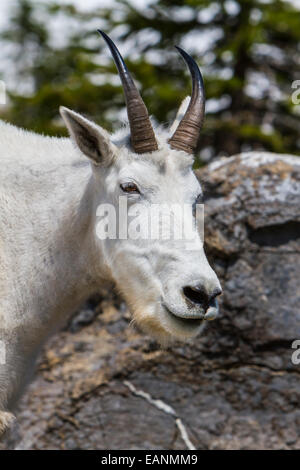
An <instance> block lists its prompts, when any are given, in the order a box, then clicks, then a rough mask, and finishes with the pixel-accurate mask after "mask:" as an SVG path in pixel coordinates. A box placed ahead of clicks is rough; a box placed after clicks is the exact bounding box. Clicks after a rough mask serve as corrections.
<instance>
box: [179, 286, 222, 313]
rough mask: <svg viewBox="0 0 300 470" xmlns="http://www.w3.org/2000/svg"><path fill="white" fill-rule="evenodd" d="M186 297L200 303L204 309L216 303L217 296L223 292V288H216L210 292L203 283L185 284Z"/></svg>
mask: <svg viewBox="0 0 300 470" xmlns="http://www.w3.org/2000/svg"><path fill="white" fill-rule="evenodd" d="M183 293H184V295H185V297H186V298H187V299H188V300H189V301H190V302H192V303H193V304H197V305H200V306H201V307H202V308H203V309H204V310H207V309H208V307H209V306H212V305H214V304H215V298H216V297H217V296H218V295H220V294H221V293H222V291H221V289H219V288H216V289H214V290H213V291H212V292H211V293H208V292H207V290H206V289H205V287H204V286H203V285H199V286H194V287H191V286H185V287H184V288H183Z"/></svg>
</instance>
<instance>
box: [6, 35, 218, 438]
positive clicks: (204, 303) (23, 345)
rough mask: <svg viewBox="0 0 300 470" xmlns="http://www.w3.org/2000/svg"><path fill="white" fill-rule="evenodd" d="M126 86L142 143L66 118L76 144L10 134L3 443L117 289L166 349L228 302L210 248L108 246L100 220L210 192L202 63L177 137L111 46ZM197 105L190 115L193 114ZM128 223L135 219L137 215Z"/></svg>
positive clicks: (198, 244) (190, 202)
mask: <svg viewBox="0 0 300 470" xmlns="http://www.w3.org/2000/svg"><path fill="white" fill-rule="evenodd" d="M101 34H102V36H103V37H104V39H105V40H106V42H107V44H108V46H109V48H110V51H111V53H112V55H113V58H114V60H115V63H116V66H117V68H118V72H119V75H120V78H121V80H122V84H123V88H124V94H125V99H126V105H127V111H128V120H129V126H130V132H128V130H127V129H124V130H123V131H122V132H119V133H116V134H115V135H112V136H111V135H110V134H109V133H108V132H107V131H106V130H104V129H103V128H101V127H99V126H98V125H96V124H94V123H92V122H90V121H89V120H87V119H86V118H84V117H82V116H81V115H80V114H77V113H76V112H74V111H71V110H69V109H67V108H64V107H61V108H60V113H61V116H62V118H63V120H64V122H65V124H66V126H67V128H68V130H69V133H70V136H71V139H65V138H50V137H44V136H39V135H36V134H34V133H31V132H27V131H24V130H22V129H18V128H16V127H14V126H12V125H9V124H7V123H4V122H0V149H1V156H0V164H1V172H0V345H1V351H2V352H1V354H0V434H1V433H3V432H4V430H5V429H6V428H7V427H8V425H9V424H10V422H11V421H12V420H13V414H12V411H13V409H14V407H15V405H16V403H17V401H18V398H19V397H20V394H21V393H22V390H23V388H24V385H25V384H26V382H28V380H29V378H30V375H31V373H32V369H33V366H34V362H35V359H36V357H37V355H38V352H39V351H40V349H41V346H42V345H43V344H44V342H45V341H46V339H47V337H48V336H49V335H50V334H51V333H52V332H53V331H55V330H56V329H57V328H59V326H60V325H61V324H62V322H64V321H66V318H68V315H69V314H70V313H72V312H73V311H74V309H75V308H77V307H78V305H79V304H80V303H81V302H82V301H84V300H85V299H86V298H87V297H88V296H89V295H91V294H92V293H93V292H95V291H97V288H98V286H99V285H100V284H101V283H102V284H103V283H107V282H108V281H109V282H114V283H115V284H116V286H117V288H118V290H119V291H120V292H121V293H122V295H123V296H124V298H125V300H126V301H127V303H128V305H129V306H130V309H131V311H132V314H133V318H134V320H135V322H136V323H137V324H139V325H140V326H141V328H142V329H143V330H144V331H146V332H148V333H149V334H151V335H153V337H155V338H156V339H157V340H158V341H160V342H161V343H163V344H166V343H168V342H169V341H170V340H172V339H180V340H185V339H187V338H190V337H193V336H195V335H196V334H197V333H198V332H199V331H200V329H201V327H202V325H203V323H204V321H205V320H211V319H214V318H215V317H216V316H217V314H218V304H217V300H216V296H217V295H219V294H220V293H221V289H220V284H219V281H218V279H217V276H216V274H215V273H214V271H213V270H212V268H211V267H210V265H209V263H208V261H207V259H206V256H205V253H204V250H203V240H202V239H201V237H200V235H199V233H198V232H197V231H196V232H195V240H194V245H193V246H194V248H193V249H191V250H189V249H187V247H186V246H187V245H186V240H185V239H184V237H183V238H182V239H178V240H175V239H171V238H168V237H162V238H163V239H155V240H152V239H150V238H149V239H136V238H135V237H130V236H127V237H116V238H113V237H107V238H103V239H101V237H99V236H98V235H97V230H96V226H97V220H98V219H97V210H98V208H99V206H100V205H101V204H102V205H103V204H106V205H110V206H113V207H114V209H115V211H116V214H117V220H118V216H119V215H120V213H121V211H120V207H119V200H120V197H121V196H122V197H123V199H125V200H126V205H127V211H128V213H129V212H130V211H132V210H133V209H134V207H135V205H136V204H139V205H140V206H141V207H142V209H143V210H142V212H141V214H140V216H139V223H140V224H141V225H143V224H144V223H145V219H144V217H145V214H146V213H148V210H150V207H151V206H153V205H155V204H158V205H160V204H163V203H164V204H165V203H166V204H167V205H168V204H171V203H172V204H173V203H174V204H179V205H183V204H185V205H187V206H188V207H189V211H188V212H187V213H186V215H185V218H186V219H190V222H191V221H192V220H193V219H194V215H193V210H192V208H193V206H194V205H195V204H196V203H197V202H201V197H202V190H201V187H200V184H199V182H198V180H197V178H196V177H195V175H194V173H193V170H192V165H193V153H194V151H195V149H196V145H197V141H198V138H199V132H200V129H201V125H202V121H203V117H204V105H205V98H204V88H203V81H202V77H201V73H200V71H199V68H198V66H197V64H196V62H195V61H194V60H193V59H192V58H191V57H190V56H189V55H188V54H187V53H186V52H184V51H183V50H182V49H180V48H178V50H179V52H180V54H181V55H182V57H183V59H184V60H185V62H186V63H187V65H188V67H189V70H190V72H191V75H192V80H193V90H192V96H191V98H190V100H188V99H186V100H184V102H183V104H182V106H181V107H180V109H179V112H178V115H177V117H176V119H175V122H174V124H173V125H172V126H171V128H170V129H168V130H167V129H163V128H161V127H158V128H157V129H155V131H154V128H153V125H152V122H151V120H150V118H149V116H148V113H147V109H146V107H145V104H144V103H143V101H142V98H141V96H140V94H139V92H138V90H137V88H136V86H135V84H134V82H133V80H132V78H131V76H130V74H129V72H128V69H127V67H126V65H125V63H124V61H123V59H122V57H121V55H120V53H119V51H118V49H117V48H116V46H115V45H114V43H113V42H112V41H111V39H110V38H109V37H108V36H107V35H106V34H105V33H101ZM188 101H189V104H188ZM126 215H127V214H126Z"/></svg>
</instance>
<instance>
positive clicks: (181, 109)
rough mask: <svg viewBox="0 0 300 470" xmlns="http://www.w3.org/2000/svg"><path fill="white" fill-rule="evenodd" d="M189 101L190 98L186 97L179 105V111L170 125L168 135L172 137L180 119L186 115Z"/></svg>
mask: <svg viewBox="0 0 300 470" xmlns="http://www.w3.org/2000/svg"><path fill="white" fill-rule="evenodd" d="M190 100H191V97H190V96H186V97H185V98H184V99H183V100H182V101H181V104H180V106H179V109H178V111H177V114H176V118H175V119H174V122H173V123H172V125H171V126H170V129H169V132H170V135H173V134H174V132H175V131H176V129H177V127H178V124H179V123H180V121H181V119H182V118H183V116H184V115H185V113H186V110H187V108H188V105H189V102H190Z"/></svg>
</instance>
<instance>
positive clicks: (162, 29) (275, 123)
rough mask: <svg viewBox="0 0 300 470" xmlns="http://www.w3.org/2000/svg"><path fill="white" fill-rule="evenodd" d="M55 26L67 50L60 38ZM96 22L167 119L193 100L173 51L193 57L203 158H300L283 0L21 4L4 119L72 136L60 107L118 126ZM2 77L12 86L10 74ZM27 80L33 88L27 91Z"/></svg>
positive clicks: (294, 31)
mask: <svg viewBox="0 0 300 470" xmlns="http://www.w3.org/2000/svg"><path fill="white" fill-rule="evenodd" d="M135 4H136V3H135ZM62 18H63V19H64V20H63V21H62V20H61V19H62ZM97 19H99V22H98V23H99V24H98V23H97ZM59 21H60V22H61V23H62V25H65V26H64V27H63V26H62V31H63V30H64V28H65V33H66V34H65V37H64V40H65V43H64V44H63V45H61V44H60V45H59V44H58V42H59V41H56V38H55V35H54V32H53V24H55V23H56V22H59ZM64 21H65V23H64ZM70 21H72V22H73V23H72V27H69V26H68V25H69V24H71V23H70ZM96 23H97V24H96ZM74 24H75V26H74ZM97 27H102V28H103V29H105V31H106V32H108V33H109V34H111V35H112V37H113V39H114V40H116V42H117V44H118V45H119V47H120V50H121V52H124V55H125V57H126V61H127V64H128V66H129V68H130V70H131V71H132V73H133V75H134V77H135V79H136V80H137V82H138V83H139V84H140V86H141V91H142V95H143V98H144V100H145V102H146V105H147V106H148V109H149V112H150V113H151V114H152V115H153V116H154V117H155V118H156V119H157V120H158V121H159V122H161V123H165V122H170V121H171V120H172V119H173V118H174V116H175V113H176V110H177V108H178V106H179V104H180V101H181V99H183V98H184V97H185V96H186V94H188V93H190V77H189V74H188V73H187V72H186V69H185V66H184V63H183V61H182V59H181V58H180V57H179V56H178V53H176V51H175V50H174V47H173V46H174V45H175V44H179V45H181V46H182V47H184V48H185V49H188V52H189V53H191V54H193V55H194V57H196V59H197V60H198V63H199V65H200V67H201V70H202V72H203V75H204V79H205V85H206V95H207V114H206V121H205V125H204V129H203V132H202V138H201V141H200V146H199V156H200V160H199V161H200V163H201V162H205V161H206V160H207V159H209V158H212V157H214V156H216V155H231V154H234V153H238V152H240V151H241V150H242V151H245V150H253V149H255V150H259V149H266V150H269V151H274V152H279V153H294V154H300V126H299V106H298V107H297V106H296V105H295V104H293V103H292V101H291V95H292V92H293V91H294V90H293V89H292V82H293V81H294V80H296V79H300V20H299V10H296V9H295V7H294V6H292V4H290V3H288V2H286V1H282V0H273V1H266V0H239V1H237V0H226V1H223V0H221V1H218V2H215V1H209V0H185V1H184V2H182V1H179V0H156V1H155V0H154V1H152V2H151V3H150V4H149V5H148V6H145V5H143V6H140V7H136V6H133V4H132V3H131V2H130V1H126V0H115V2H114V4H113V6H112V7H111V8H98V9H96V10H93V11H88V12H86V11H84V12H83V11H81V10H80V11H79V10H78V9H77V8H75V6H74V4H72V2H70V4H69V5H66V4H64V5H62V4H60V3H55V2H54V1H48V2H46V3H39V2H36V1H34V2H33V1H30V0H19V1H18V3H17V5H16V6H15V7H14V8H12V12H11V18H10V22H9V25H8V27H7V30H6V31H3V32H2V33H1V35H0V36H1V39H2V41H4V42H5V44H8V45H10V46H12V47H11V48H10V51H12V52H11V53H10V61H11V62H10V63H11V68H12V71H13V82H15V84H14V86H13V84H10V83H9V82H8V83H7V85H8V90H9V97H10V105H9V106H8V107H6V108H5V109H3V110H2V112H1V117H2V118H5V119H7V120H8V121H10V122H12V123H14V124H17V125H19V126H22V127H25V128H28V129H33V130H34V131H37V132H43V133H45V134H51V135H64V134H65V132H66V131H65V129H64V127H63V125H62V122H61V120H60V119H59V114H58V108H59V106H60V105H64V106H68V107H70V108H72V109H74V110H76V111H78V112H82V113H84V114H86V115H88V116H89V117H91V118H92V119H94V120H95V121H97V122H98V123H99V124H101V125H104V126H106V127H107V128H108V129H116V128H117V127H118V126H120V113H119V111H120V110H124V99H123V95H122V88H121V86H120V82H119V81H118V79H117V77H116V70H115V67H114V64H113V63H112V61H111V60H108V57H109V53H108V51H107V47H106V46H105V44H104V41H103V40H102V39H101V37H100V36H99V35H98V33H97V32H96V28H97ZM185 44H186V46H185ZM199 51H200V52H199ZM101 58H102V59H103V60H102V59H101ZM5 63H7V62H5ZM0 72H1V74H2V78H3V79H4V80H5V81H7V80H6V75H7V71H5V70H3V69H2V70H1V68H0ZM26 83H27V84H28V86H29V91H28V90H27V91H26V92H24V91H21V92H20V89H21V90H22V88H23V85H24V84H26ZM19 84H20V85H22V86H20V87H19ZM16 85H17V86H16ZM297 113H298V114H297Z"/></svg>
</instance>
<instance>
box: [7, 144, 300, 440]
mask: <svg viewBox="0 0 300 470" xmlns="http://www.w3.org/2000/svg"><path fill="white" fill-rule="evenodd" d="M198 176H199V178H200V180H201V182H202V184H203V185H204V190H205V191H206V219H205V239H206V251H207V254H208V256H209V258H210V261H211V263H212V265H213V266H214V268H215V270H216V271H217V273H218V275H219V277H220V279H221V282H222V286H223V291H224V294H223V296H222V299H221V300H220V311H221V315H220V317H219V319H217V320H215V321H214V322H211V323H209V324H208V325H207V327H206V330H205V332H204V333H203V334H202V336H201V337H199V338H197V339H196V340H194V341H193V342H191V343H189V344H186V345H180V344H179V345H176V346H174V347H172V348H170V349H168V350H166V351H163V350H161V349H160V348H159V347H158V346H157V345H156V344H155V343H154V342H153V341H152V340H151V339H150V338H148V337H145V336H144V335H142V334H140V333H138V332H137V331H135V330H133V329H132V327H130V325H129V322H130V314H129V312H128V311H127V309H126V306H125V305H124V304H123V303H122V302H121V301H120V300H119V299H117V298H116V297H114V296H113V294H111V293H110V294H106V295H104V294H103V293H102V294H99V296H98V297H97V298H95V299H92V300H91V301H90V302H89V304H88V305H87V307H86V308H85V310H83V311H81V312H80V313H79V316H77V317H75V318H74V319H73V320H72V322H71V323H70V325H69V326H68V328H67V329H65V330H64V331H62V332H61V333H59V334H58V335H56V336H55V337H54V338H52V340H51V341H50V343H49V344H48V345H47V347H46V349H45V352H44V355H43V357H42V358H41V360H40V363H39V367H38V371H37V373H36V377H35V380H34V382H33V383H32V384H31V386H30V387H29V389H28V391H27V393H26V395H25V396H24V398H23V400H22V403H21V407H20V408H21V409H20V413H19V415H18V418H19V429H18V430H16V429H15V430H14V432H13V433H12V435H11V436H10V438H9V439H8V438H7V439H6V442H5V444H2V448H3V447H6V448H8V447H10V448H20V449H76V448H80V449H91V448H93V449H186V448H193V447H195V448H197V449H243V448H244V449H245V448H246V449H253V448H259V449H276V448H299V447H300V409H299V403H300V364H298V365H297V364H293V362H292V354H293V352H295V350H293V349H292V348H291V345H292V342H293V341H294V340H295V339H300V282H299V279H300V243H299V242H300V159H299V158H297V157H291V156H282V155H272V154H267V153H249V154H241V155H237V156H235V157H231V158H229V159H224V160H223V159H221V160H218V161H215V162H213V163H212V164H211V165H209V166H207V167H206V168H205V169H204V170H202V171H199V172H198ZM299 357H300V355H299ZM140 391H142V392H144V393H142V394H141V393H140ZM158 400H160V401H158ZM183 428H185V430H186V432H187V436H188V438H186V437H185V436H184V433H183V431H182V429H183Z"/></svg>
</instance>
